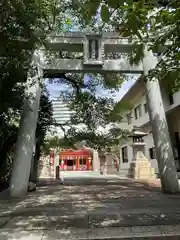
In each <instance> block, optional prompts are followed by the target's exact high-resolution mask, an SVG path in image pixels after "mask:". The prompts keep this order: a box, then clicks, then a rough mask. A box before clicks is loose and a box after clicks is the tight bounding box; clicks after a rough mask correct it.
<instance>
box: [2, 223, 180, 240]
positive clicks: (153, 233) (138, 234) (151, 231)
mask: <svg viewBox="0 0 180 240" xmlns="http://www.w3.org/2000/svg"><path fill="white" fill-rule="evenodd" d="M0 239H9V240H17V239H18V240H19V239H22V240H25V239H26V240H60V239H61V240H67V239H68V240H90V239H91V240H93V239H94V240H121V239H125V240H135V239H137V240H142V239H144V240H145V239H146V240H169V239H171V240H178V239H180V225H176V226H171V225H169V226H165V227H164V226H146V227H132V228H101V229H100V228H98V229H97V228H94V229H76V228H71V229H68V230H67V229H60V230H57V229H54V230H53V229H51V230H45V231H44V230H43V231H41V230H38V231H36V230H30V231H23V230H5V229H2V230H0Z"/></svg>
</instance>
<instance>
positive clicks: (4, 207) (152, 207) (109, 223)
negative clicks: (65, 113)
mask: <svg viewBox="0 0 180 240" xmlns="http://www.w3.org/2000/svg"><path fill="white" fill-rule="evenodd" d="M8 208H9V209H8ZM0 227H1V228H0V240H1V239H2V240H6V239H32V240H36V239H37V240H39V239H43V240H45V239H48V240H51V239H134V238H135V237H140V236H141V237H142V238H139V239H156V237H157V236H161V238H162V236H165V235H166V238H165V239H168V238H167V236H169V237H170V239H180V238H179V237H178V236H176V237H174V238H172V235H179V236H180V195H163V194H162V193H161V192H160V188H159V187H158V186H156V187H153V186H151V184H147V183H138V182H134V181H131V180H128V179H121V178H120V177H117V176H116V177H115V176H114V177H113V176H107V177H104V176H98V175H96V174H94V175H93V174H91V175H83V176H82V177H81V178H78V176H77V175H76V176H70V175H69V176H68V175H66V176H65V185H60V184H59V182H58V181H53V180H50V181H47V180H44V181H43V180H42V181H41V182H40V184H39V187H38V189H37V191H36V192H33V193H30V194H29V195H28V197H27V198H26V199H23V200H22V201H18V200H16V201H14V200H13V201H12V202H10V201H9V200H1V201H0ZM132 236H133V238H132ZM150 236H151V238H144V237H150ZM158 239H159V238H158ZM162 239H164V238H162Z"/></svg>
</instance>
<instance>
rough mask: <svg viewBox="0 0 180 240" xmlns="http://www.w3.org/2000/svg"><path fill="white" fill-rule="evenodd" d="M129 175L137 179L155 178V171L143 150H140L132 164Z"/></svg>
mask: <svg viewBox="0 0 180 240" xmlns="http://www.w3.org/2000/svg"><path fill="white" fill-rule="evenodd" d="M128 176H129V177H130V178H133V179H137V180H148V179H155V178H156V175H155V171H154V169H153V168H152V167H151V164H150V162H149V160H148V159H147V158H146V157H145V156H144V154H143V153H142V152H138V153H137V156H136V159H135V161H133V162H132V163H131V164H130V168H129V172H128Z"/></svg>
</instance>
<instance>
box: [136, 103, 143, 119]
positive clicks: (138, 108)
mask: <svg viewBox="0 0 180 240" xmlns="http://www.w3.org/2000/svg"><path fill="white" fill-rule="evenodd" d="M134 115H135V119H138V118H140V117H141V116H142V112H141V105H138V106H137V107H135V109H134Z"/></svg>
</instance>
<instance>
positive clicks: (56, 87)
mask: <svg viewBox="0 0 180 240" xmlns="http://www.w3.org/2000/svg"><path fill="white" fill-rule="evenodd" d="M135 79H136V78H133V79H131V78H130V80H129V81H126V82H124V83H123V84H122V86H121V88H120V89H119V91H117V92H116V93H113V95H111V96H113V98H114V99H115V100H116V101H118V100H120V99H121V98H122V96H124V94H125V93H126V92H127V91H128V90H129V88H130V87H131V86H132V84H133V83H134V82H135ZM47 88H48V90H49V93H50V96H51V99H55V98H57V97H58V96H59V94H60V91H62V90H65V89H67V88H68V87H67V85H65V84H58V83H53V84H47ZM101 91H102V90H101V89H100V90H98V94H102V95H107V92H106V91H104V90H103V91H102V92H101ZM109 96H110V95H109Z"/></svg>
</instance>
